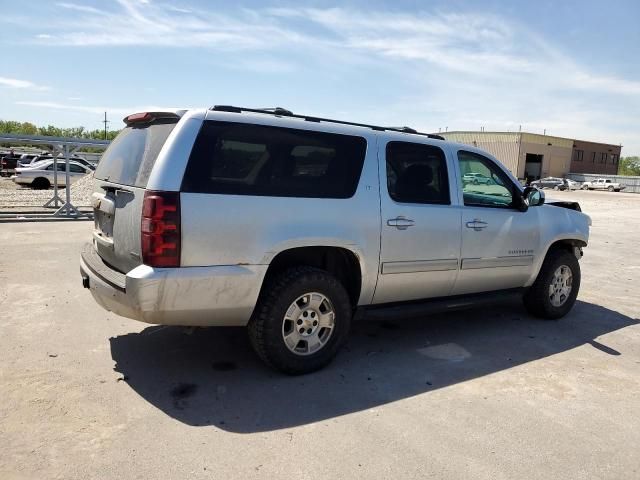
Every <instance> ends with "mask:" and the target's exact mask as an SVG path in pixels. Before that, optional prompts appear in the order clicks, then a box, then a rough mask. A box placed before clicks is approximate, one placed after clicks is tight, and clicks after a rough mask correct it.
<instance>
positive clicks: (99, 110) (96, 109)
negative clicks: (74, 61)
mask: <svg viewBox="0 0 640 480" xmlns="http://www.w3.org/2000/svg"><path fill="white" fill-rule="evenodd" d="M14 103H15V104H16V105H23V106H27V107H36V108H45V109H53V110H68V111H72V112H81V113H91V114H96V115H102V114H104V112H107V114H110V115H123V116H124V115H129V114H131V113H136V112H164V111H172V110H178V108H176V107H166V106H164V107H162V106H158V105H144V106H132V107H111V106H103V107H100V106H90V105H75V104H68V103H59V102H40V101H18V102H14Z"/></svg>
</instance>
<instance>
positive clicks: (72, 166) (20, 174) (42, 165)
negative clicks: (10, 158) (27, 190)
mask: <svg viewBox="0 0 640 480" xmlns="http://www.w3.org/2000/svg"><path fill="white" fill-rule="evenodd" d="M57 167H58V176H57V180H58V186H59V187H64V186H65V185H66V174H65V172H66V165H65V162H64V160H59V161H58V164H57ZM53 169H54V164H53V159H52V160H44V161H40V162H38V163H37V164H35V165H33V166H31V167H27V168H16V174H15V176H13V177H12V178H13V181H14V182H16V183H19V184H21V185H28V186H30V187H31V188H35V189H37V190H43V189H47V188H49V187H50V186H51V185H53V183H54V175H53V174H54V171H53ZM92 171H93V170H92V169H91V168H89V167H87V166H85V165H83V164H81V163H78V162H75V161H70V162H69V181H70V182H71V183H73V182H75V181H76V180H79V179H80V178H82V177H83V176H84V175H86V174H87V173H91V172H92Z"/></svg>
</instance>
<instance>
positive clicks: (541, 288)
mask: <svg viewBox="0 0 640 480" xmlns="http://www.w3.org/2000/svg"><path fill="white" fill-rule="evenodd" d="M567 287H568V288H567ZM579 290H580V263H579V262H578V259H577V258H576V256H575V255H574V254H573V253H571V252H568V251H567V250H563V249H553V250H551V251H549V253H547V256H546V258H545V259H544V262H543V263H542V268H541V269H540V272H539V273H538V277H537V278H536V281H535V282H534V283H533V285H531V287H530V288H529V290H528V291H527V293H525V295H524V297H523V301H524V306H525V308H526V309H527V311H528V312H529V313H531V314H532V315H534V316H536V317H539V318H543V319H547V320H556V319H559V318H561V317H564V316H565V315H566V314H567V313H569V311H570V310H571V308H572V307H573V304H574V303H575V301H576V297H577V296H578V291H579Z"/></svg>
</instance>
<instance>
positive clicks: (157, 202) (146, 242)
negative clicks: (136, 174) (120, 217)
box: [141, 191, 180, 267]
mask: <svg viewBox="0 0 640 480" xmlns="http://www.w3.org/2000/svg"><path fill="white" fill-rule="evenodd" d="M141 233H142V263H144V264H145V265H149V266H151V267H179V266H180V193H179V192H153V191H146V192H145V194H144V201H143V204H142V224H141Z"/></svg>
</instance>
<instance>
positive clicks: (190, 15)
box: [0, 0, 640, 155]
mask: <svg viewBox="0 0 640 480" xmlns="http://www.w3.org/2000/svg"><path fill="white" fill-rule="evenodd" d="M0 12H1V14H0V118H2V119H12V120H20V121H31V122H33V123H36V124H48V123H52V124H56V125H59V126H78V125H83V126H85V127H87V128H91V129H93V128H100V127H101V123H100V121H101V120H102V115H103V113H102V112H104V111H105V110H106V111H107V112H108V116H109V118H110V120H111V121H112V123H111V127H112V128H120V127H121V126H122V123H121V119H122V117H123V116H125V114H127V113H131V112H133V111H140V110H145V109H147V108H151V107H154V108H158V107H206V106H210V105H214V104H236V105H242V106H252V107H270V106H283V107H286V108H289V109H290V110H293V111H294V112H299V113H306V114H310V115H318V116H329V117H334V118H341V119H346V120H352V121H361V122H370V123H376V124H382V125H408V126H411V127H414V128H417V129H419V130H423V131H438V130H439V129H443V130H444V129H445V128H447V127H448V129H449V130H478V129H479V128H480V127H485V129H487V130H500V131H508V130H511V131H514V130H517V129H518V128H519V126H520V125H522V129H523V130H527V131H532V132H540V133H542V131H543V130H544V129H546V130H547V133H548V134H552V135H561V136H569V137H576V138H581V139H588V140H596V141H603V142H609V143H615V144H617V143H621V144H622V145H623V151H622V153H623V155H640V128H639V122H640V62H639V61H638V59H640V29H639V28H638V24H639V21H640V2H638V1H637V0H628V1H616V0H610V1H607V2H604V1H603V2H596V1H589V0H583V1H544V0H540V1H535V2H534V1H522V2H518V1H506V0H502V1H498V0H484V1H482V2H480V1H464V0H447V1H422V2H419V1H393V2H383V1H380V0H370V1H346V2H340V3H333V4H330V3H328V2H323V1H320V2H309V3H303V2H283V1H274V2H257V1H242V0H238V1H235V2H228V1H225V2H222V1H196V0H175V1H168V0H167V1H161V0H118V1H116V0H113V1H107V0H103V1H79V0H76V1H73V0H71V1H65V2H55V1H23V2H16V1H13V0H0Z"/></svg>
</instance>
